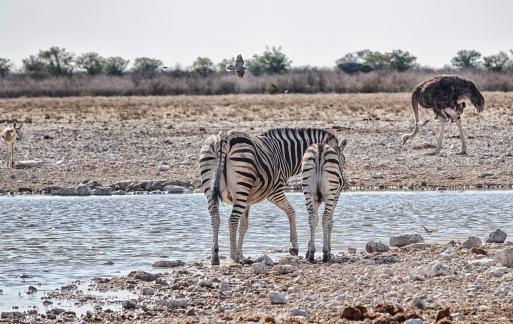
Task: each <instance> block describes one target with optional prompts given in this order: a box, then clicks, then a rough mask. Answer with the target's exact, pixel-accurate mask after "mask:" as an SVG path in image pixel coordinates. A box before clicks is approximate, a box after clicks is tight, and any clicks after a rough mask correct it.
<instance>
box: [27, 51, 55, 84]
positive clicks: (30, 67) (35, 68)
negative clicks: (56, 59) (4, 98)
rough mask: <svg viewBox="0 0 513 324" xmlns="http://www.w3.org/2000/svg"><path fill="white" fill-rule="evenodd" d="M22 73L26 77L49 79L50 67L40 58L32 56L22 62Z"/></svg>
mask: <svg viewBox="0 0 513 324" xmlns="http://www.w3.org/2000/svg"><path fill="white" fill-rule="evenodd" d="M22 65H23V68H22V71H23V73H25V74H26V75H28V76H29V77H31V78H35V79H42V78H45V77H48V75H49V72H48V65H47V64H46V63H45V62H43V61H42V60H41V59H40V58H39V57H38V56H35V55H30V56H29V57H27V58H24V59H23V60H22Z"/></svg>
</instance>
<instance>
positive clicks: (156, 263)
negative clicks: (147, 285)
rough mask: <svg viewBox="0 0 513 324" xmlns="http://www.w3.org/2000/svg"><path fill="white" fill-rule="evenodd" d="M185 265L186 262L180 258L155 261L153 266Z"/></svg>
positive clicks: (171, 266) (174, 266) (173, 266)
mask: <svg viewBox="0 0 513 324" xmlns="http://www.w3.org/2000/svg"><path fill="white" fill-rule="evenodd" d="M183 265H185V262H183V261H180V260H174V261H168V260H161V261H157V262H155V263H153V264H152V265H151V266H152V267H154V268H176V267H181V266H183Z"/></svg>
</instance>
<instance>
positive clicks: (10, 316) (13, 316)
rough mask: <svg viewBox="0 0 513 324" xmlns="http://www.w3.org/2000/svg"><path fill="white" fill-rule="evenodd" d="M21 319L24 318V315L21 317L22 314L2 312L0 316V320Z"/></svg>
mask: <svg viewBox="0 0 513 324" xmlns="http://www.w3.org/2000/svg"><path fill="white" fill-rule="evenodd" d="M23 317H25V315H23V313H22V312H2V313H1V314H0V318H4V319H18V318H23Z"/></svg>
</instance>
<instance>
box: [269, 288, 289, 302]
mask: <svg viewBox="0 0 513 324" xmlns="http://www.w3.org/2000/svg"><path fill="white" fill-rule="evenodd" d="M267 297H269V301H270V302H271V304H273V305H274V304H286V303H287V298H285V296H283V294H281V293H279V292H277V291H270V292H269V293H268V294H267Z"/></svg>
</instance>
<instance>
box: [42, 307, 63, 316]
mask: <svg viewBox="0 0 513 324" xmlns="http://www.w3.org/2000/svg"><path fill="white" fill-rule="evenodd" d="M65 311H66V310H65V309H63V308H57V307H55V308H52V309H50V310H49V311H46V313H47V314H53V315H60V314H62V313H64V312H65Z"/></svg>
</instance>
